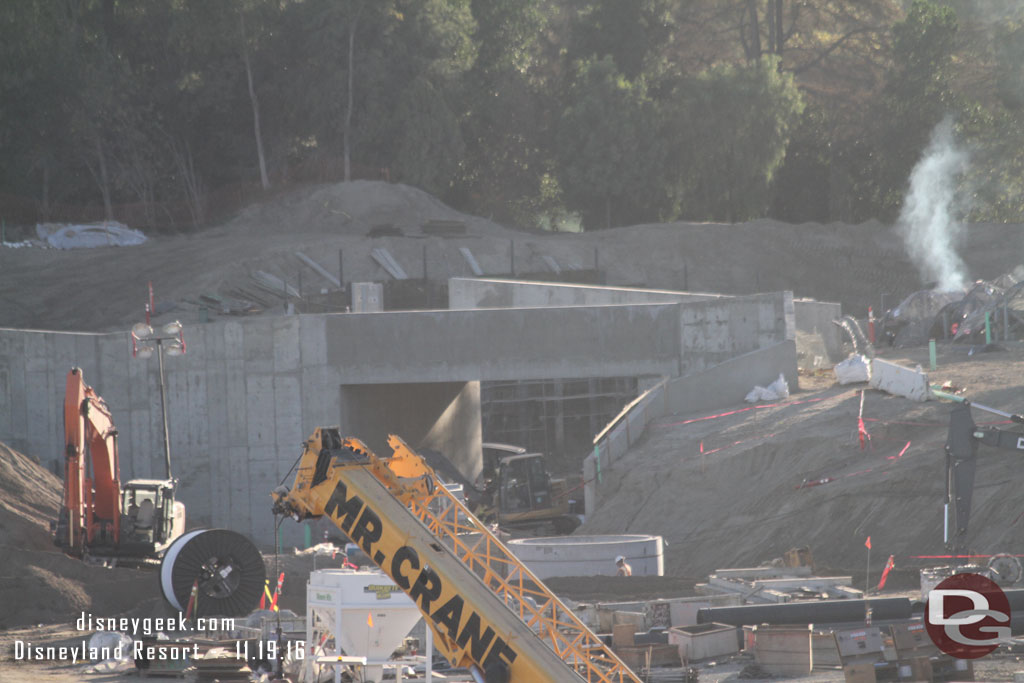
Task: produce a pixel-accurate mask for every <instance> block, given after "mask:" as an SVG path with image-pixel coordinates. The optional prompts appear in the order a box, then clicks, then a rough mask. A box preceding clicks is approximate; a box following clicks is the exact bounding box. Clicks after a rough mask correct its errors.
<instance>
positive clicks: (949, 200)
mask: <svg viewBox="0 0 1024 683" xmlns="http://www.w3.org/2000/svg"><path fill="white" fill-rule="evenodd" d="M966 170H967V154H966V152H964V151H963V150H962V149H961V148H959V147H958V146H957V144H956V141H955V140H954V139H953V120H952V119H951V118H949V117H946V118H945V119H943V120H942V122H941V123H939V125H937V126H936V127H935V130H933V131H932V138H931V140H930V141H929V143H928V147H927V148H926V149H925V151H924V157H923V158H922V159H921V160H920V161H919V162H917V165H916V166H915V167H914V170H913V171H912V172H911V174H910V191H909V192H908V193H907V196H906V198H904V200H903V208H902V209H900V218H899V222H898V223H897V229H898V230H899V232H900V234H901V235H902V237H903V242H904V244H906V247H907V253H908V254H909V255H910V260H911V261H913V262H914V265H916V266H917V269H918V271H919V272H920V273H921V277H922V279H924V281H925V282H932V281H934V282H936V285H935V290H936V291H939V292H953V291H957V290H962V289H963V288H964V286H965V284H966V283H967V276H966V272H967V266H966V265H965V264H964V262H963V260H962V259H961V258H960V256H959V255H958V254H957V253H956V244H957V242H959V241H960V239H961V238H962V237H963V233H964V225H963V223H961V222H960V221H959V220H958V219H957V218H956V216H955V215H954V208H955V203H956V202H955V197H956V180H957V176H958V175H960V174H962V173H963V172H964V171H966Z"/></svg>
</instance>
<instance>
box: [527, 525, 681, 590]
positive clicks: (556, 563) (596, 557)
mask: <svg viewBox="0 0 1024 683" xmlns="http://www.w3.org/2000/svg"><path fill="white" fill-rule="evenodd" d="M508 547H509V550H511V551H512V552H513V553H514V554H515V555H516V557H518V558H519V559H520V560H522V561H523V562H524V563H525V564H526V566H527V567H529V568H530V571H531V572H533V573H534V574H535V575H536V576H537V578H539V579H541V580H543V579H548V578H551V577H552V576H615V575H616V572H617V567H616V565H615V558H616V557H618V556H620V555H621V556H623V557H625V558H626V562H627V563H628V564H629V566H630V568H631V569H632V570H633V576H663V575H664V574H665V561H664V542H663V540H662V538H661V536H647V535H644V534H620V535H606V536H552V537H547V538H514V539H512V540H511V541H509V542H508Z"/></svg>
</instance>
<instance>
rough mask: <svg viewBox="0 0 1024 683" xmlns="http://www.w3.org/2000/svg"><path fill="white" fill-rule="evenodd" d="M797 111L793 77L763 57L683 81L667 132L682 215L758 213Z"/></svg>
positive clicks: (800, 107)
mask: <svg viewBox="0 0 1024 683" xmlns="http://www.w3.org/2000/svg"><path fill="white" fill-rule="evenodd" d="M803 108H804V104H803V99H802V98H801V96H800V93H799V92H798V91H797V89H796V85H795V84H794V81H793V77H792V76H791V75H789V74H780V73H779V72H778V69H777V62H776V60H775V59H771V58H767V57H765V58H762V59H761V60H760V61H759V62H757V63H756V64H754V65H752V66H748V67H737V66H719V67H714V68H712V69H710V70H708V71H706V72H704V73H702V74H700V75H699V76H697V77H696V78H693V79H687V80H685V81H683V82H682V83H681V84H680V86H679V87H678V88H677V90H676V93H675V96H674V102H673V108H672V109H671V111H672V114H673V115H672V117H671V119H670V120H669V123H668V126H667V133H666V138H667V139H666V144H667V145H668V146H669V147H670V148H671V150H672V153H673V162H674V163H673V168H674V169H675V174H676V177H677V180H676V183H677V189H676V190H675V194H676V195H677V197H678V198H679V204H680V205H681V207H682V209H681V211H682V215H684V216H685V217H687V218H690V219H696V220H725V221H729V222H735V221H740V220H746V219H748V218H752V217H754V216H759V215H763V214H764V212H765V210H766V209H767V207H768V206H769V204H770V200H771V196H770V193H769V188H770V186H771V181H772V178H773V177H774V174H775V172H776V170H777V169H778V168H779V165H780V164H781V163H782V160H783V158H784V156H785V154H786V145H787V144H788V142H789V135H790V131H791V130H792V128H793V126H794V125H795V124H796V123H797V120H798V117H799V115H800V113H801V112H802V111H803Z"/></svg>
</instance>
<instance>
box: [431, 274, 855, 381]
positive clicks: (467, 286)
mask: <svg viewBox="0 0 1024 683" xmlns="http://www.w3.org/2000/svg"><path fill="white" fill-rule="evenodd" d="M756 296H757V295H755V297H750V296H739V297H737V296H729V295H724V294H709V293H704V292H679V291H673V290H663V289H639V288H635V287H605V286H593V285H576V284H566V283H557V282H556V283H552V282H531V281H526V280H496V279H487V278H461V277H456V278H451V279H450V280H449V281H448V306H449V308H452V309H473V308H508V307H531V306H537V307H542V306H594V305H607V304H620V305H621V304H634V303H672V302H677V303H686V304H693V303H696V302H719V303H722V302H727V301H729V302H736V303H737V305H738V306H739V307H740V308H738V309H732V310H730V316H729V324H730V325H731V326H732V327H733V329H729V330H720V332H722V333H724V334H725V335H726V336H727V337H728V338H729V339H730V342H728V343H727V344H725V345H724V346H727V347H731V348H723V349H720V350H723V351H725V352H726V353H724V354H721V355H720V356H719V357H717V358H716V357H714V356H712V357H710V358H708V359H707V360H709V361H711V362H717V361H720V360H723V359H724V358H727V357H732V356H734V355H736V354H735V351H736V350H737V349H738V348H742V350H743V351H750V350H753V349H754V348H762V347H763V346H764V345H766V344H764V343H762V344H758V345H743V344H742V343H740V344H739V345H738V346H737V345H736V341H735V340H742V339H745V338H749V334H750V331H749V330H744V329H741V328H742V319H743V317H744V316H745V315H746V316H748V319H749V316H750V314H749V313H745V312H744V311H743V310H742V307H743V304H740V303H738V302H742V301H750V300H756ZM790 313H791V314H792V319H791V320H790V321H789V323H788V324H790V325H791V327H790V329H789V330H787V336H786V337H784V338H785V339H796V341H797V357H798V359H799V362H800V366H801V367H806V368H809V369H814V368H816V367H831V366H832V365H834V364H835V363H838V362H839V361H841V360H843V354H842V338H841V337H840V334H839V329H838V328H837V327H836V326H835V325H833V324H832V321H833V320H837V319H839V318H840V317H841V316H842V306H841V305H840V304H837V303H829V302H823V301H815V300H813V299H794V300H793V302H792V310H791V311H790ZM710 336H711V337H713V336H714V335H713V334H712V335H710ZM691 341H694V340H693V338H692V336H690V337H684V340H683V344H684V347H683V348H684V350H690V351H705V350H707V349H706V348H703V347H702V346H701V345H700V344H699V343H698V344H693V343H690V342H691ZM711 343H712V345H713V344H714V343H715V342H713V341H712V342H711ZM771 343H774V342H771ZM719 344H720V345H722V344H721V342H719ZM707 365H708V364H707V363H698V364H696V365H684V367H683V368H682V373H683V374H685V373H686V372H688V371H693V370H699V369H701V368H702V367H707Z"/></svg>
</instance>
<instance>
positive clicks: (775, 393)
mask: <svg viewBox="0 0 1024 683" xmlns="http://www.w3.org/2000/svg"><path fill="white" fill-rule="evenodd" d="M781 398H789V384H788V383H787V382H786V378H785V376H783V374H782V373H779V378H778V379H777V380H775V381H774V382H772V383H771V384H769V385H768V386H767V387H760V386H755V387H754V388H753V389H751V390H750V393H749V394H747V397H746V398H745V399H744V400H745V401H746V402H747V403H757V402H758V401H778V400H779V399H781Z"/></svg>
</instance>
